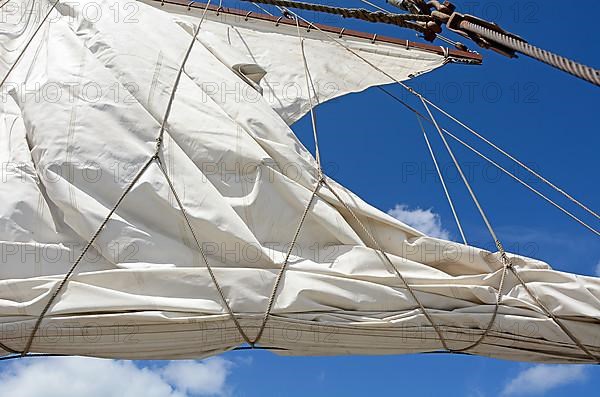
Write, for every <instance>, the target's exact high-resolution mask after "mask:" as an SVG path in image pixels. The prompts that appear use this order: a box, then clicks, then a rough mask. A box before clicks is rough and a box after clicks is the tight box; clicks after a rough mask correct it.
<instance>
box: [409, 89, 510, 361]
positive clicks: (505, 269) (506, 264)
mask: <svg viewBox="0 0 600 397" xmlns="http://www.w3.org/2000/svg"><path fill="white" fill-rule="evenodd" d="M421 102H423V106H424V107H425V109H426V110H427V113H428V114H429V118H430V119H431V121H432V122H433V125H434V126H435V128H436V130H437V131H438V134H439V136H440V138H441V139H442V142H443V143H444V146H445V147H446V150H447V151H448V154H449V155H450V157H451V158H452V161H453V162H454V166H455V167H456V169H457V170H458V173H459V174H460V177H461V178H462V180H463V182H464V184H465V186H466V187H467V189H468V191H469V194H470V195H471V199H472V200H473V202H474V203H475V205H476V206H477V209H478V210H479V213H480V214H481V217H482V218H483V221H484V222H485V224H486V226H487V228H488V231H489V232H490V234H491V235H492V238H493V239H494V242H495V244H496V247H498V251H499V252H500V259H501V265H502V273H501V276H500V282H499V284H498V289H497V293H496V304H495V305H494V311H493V312H492V316H491V318H490V321H489V322H488V325H487V326H486V328H485V330H484V331H483V333H482V334H481V335H480V336H479V338H478V339H477V340H476V341H475V342H474V343H473V344H471V345H469V346H466V347H464V348H461V349H458V350H459V351H467V350H471V349H473V348H475V347H477V346H479V345H480V344H481V343H482V342H483V340H484V339H485V338H486V337H487V336H488V334H489V332H490V330H491V329H492V327H493V326H494V323H495V322H496V318H497V317H498V311H499V309H500V305H501V304H502V296H503V291H504V283H505V280H506V274H507V273H508V269H512V268H513V264H512V261H511V260H510V258H509V257H508V256H507V255H506V251H504V247H503V246H502V243H501V242H500V240H499V239H498V236H497V235H496V232H495V231H494V228H493V227H492V225H491V223H490V221H489V220H488V217H487V216H486V214H485V211H484V210H483V208H482V207H481V204H480V203H479V200H478V199H477V196H476V195H475V192H474V191H473V189H472V188H471V184H470V183H469V180H468V179H467V177H466V176H465V174H464V172H463V170H462V167H461V166H460V163H459V162H458V160H457V159H456V156H455V155H454V152H453V151H452V148H451V147H450V145H449V144H448V141H447V140H446V137H445V136H444V133H443V132H442V129H441V128H440V126H439V125H438V123H437V120H436V119H435V117H433V114H432V113H431V110H430V109H429V107H428V106H427V103H426V102H425V101H423V100H421Z"/></svg>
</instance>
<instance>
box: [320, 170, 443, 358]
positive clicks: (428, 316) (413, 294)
mask: <svg viewBox="0 0 600 397" xmlns="http://www.w3.org/2000/svg"><path fill="white" fill-rule="evenodd" d="M323 184H324V185H325V187H327V189H329V191H331V193H332V194H333V195H334V196H335V198H336V199H337V200H338V201H339V203H340V204H341V205H342V206H343V207H344V208H345V209H346V211H348V212H349V213H350V215H352V218H354V220H355V221H356V222H357V223H358V225H359V226H360V227H361V229H362V230H363V232H364V233H365V234H366V235H367V237H369V239H371V242H372V243H373V245H375V248H376V249H377V251H379V252H380V253H381V255H382V256H383V258H384V259H385V262H387V264H388V265H389V266H390V267H391V268H392V269H393V270H394V272H395V273H396V275H397V276H398V278H399V279H400V281H401V282H402V284H404V286H405V287H406V290H407V291H408V292H409V294H410V296H411V297H412V299H413V300H414V301H415V303H416V304H417V305H418V307H419V310H420V311H421V312H422V313H423V315H424V316H425V318H426V319H427V321H428V322H429V323H430V324H431V326H432V327H433V329H434V330H435V333H436V334H437V336H438V339H439V340H440V343H441V344H442V347H443V348H444V349H445V350H446V351H448V352H452V351H453V350H450V348H449V347H448V344H447V342H446V339H445V338H444V336H443V334H442V331H441V329H440V327H439V325H438V324H437V323H436V322H435V321H434V320H433V317H431V314H430V313H429V311H428V310H427V309H426V308H425V306H424V305H423V304H422V303H421V301H420V300H419V298H418V297H417V294H416V292H415V291H414V290H413V288H412V286H411V285H410V284H409V283H408V281H407V280H406V278H404V276H403V275H402V273H401V272H400V270H398V268H397V267H396V265H394V263H393V262H392V260H391V259H390V258H389V256H388V255H387V253H386V252H385V251H384V250H383V248H382V247H381V246H380V245H379V242H378V241H377V239H375V236H373V234H372V233H371V231H370V230H369V229H367V227H366V226H365V224H364V223H363V222H362V221H361V220H360V219H359V218H358V216H357V215H356V213H355V212H354V210H353V209H352V208H351V207H350V206H349V205H348V204H346V202H345V201H344V200H343V199H342V198H341V197H340V195H339V194H338V193H337V192H336V191H335V189H334V188H333V186H331V185H330V184H329V183H328V182H327V181H326V180H324V181H323Z"/></svg>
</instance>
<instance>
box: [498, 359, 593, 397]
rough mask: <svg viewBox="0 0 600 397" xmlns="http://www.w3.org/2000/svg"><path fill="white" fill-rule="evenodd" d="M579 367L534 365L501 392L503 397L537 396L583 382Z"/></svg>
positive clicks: (582, 368)
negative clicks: (518, 396)
mask: <svg viewBox="0 0 600 397" xmlns="http://www.w3.org/2000/svg"><path fill="white" fill-rule="evenodd" d="M585 378H586V372H585V367H583V366H581V365H535V366H533V367H530V368H528V369H526V370H524V371H522V372H521V373H519V375H517V377H516V378H514V379H512V380H511V381H510V382H509V383H508V384H507V385H506V386H505V387H504V390H503V391H502V395H503V396H517V395H537V394H543V393H545V392H547V391H549V390H551V389H554V388H557V387H560V386H564V385H567V384H569V383H574V382H580V381H582V380H585Z"/></svg>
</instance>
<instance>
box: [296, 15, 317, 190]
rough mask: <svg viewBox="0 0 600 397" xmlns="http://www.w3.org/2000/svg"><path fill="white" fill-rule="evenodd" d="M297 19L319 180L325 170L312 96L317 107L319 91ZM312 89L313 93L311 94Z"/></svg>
mask: <svg viewBox="0 0 600 397" xmlns="http://www.w3.org/2000/svg"><path fill="white" fill-rule="evenodd" d="M295 19H296V28H297V29H298V39H299V40H300V51H301V54H302V62H303V64H304V77H305V79H306V89H307V91H308V103H309V105H310V120H311V124H312V130H313V139H314V140H315V159H316V160H317V166H318V167H319V170H318V173H319V179H321V178H322V177H323V169H322V167H321V151H320V149H319V138H318V137H317V120H316V117H315V107H314V104H313V100H312V96H313V93H314V95H315V100H316V101H317V105H318V104H319V97H318V96H317V90H315V85H314V82H313V80H312V77H311V75H310V71H309V69H308V62H307V60H306V52H305V51H304V39H303V38H302V34H301V33H300V23H299V22H298V18H295ZM311 88H312V93H311Z"/></svg>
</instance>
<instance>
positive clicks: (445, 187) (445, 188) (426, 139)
mask: <svg viewBox="0 0 600 397" xmlns="http://www.w3.org/2000/svg"><path fill="white" fill-rule="evenodd" d="M417 121H418V122H419V126H420V127H421V131H423V137H424V138H425V143H426V144H427V148H428V149H429V154H430V155H431V159H432V160H433V164H434V165H435V170H436V171H437V174H438V177H439V178H440V182H441V183H442V187H443V188H444V193H445V194H446V200H448V204H449V205H450V209H451V210H452V215H453V216H454V220H455V221H456V226H458V231H459V232H460V236H461V238H462V241H463V243H464V244H465V245H469V243H468V242H467V238H466V237H465V233H464V231H463V228H462V225H461V224H460V220H459V219H458V214H457V213H456V209H455V208H454V203H453V201H452V197H450V192H449V191H448V188H447V186H446V182H445V180H444V175H443V174H442V171H441V170H440V167H439V165H438V161H437V159H436V157H435V153H434V151H433V148H432V147H431V143H430V142H429V138H428V137H427V131H425V127H423V123H422V122H421V119H420V118H419V117H418V116H417Z"/></svg>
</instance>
